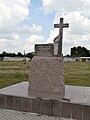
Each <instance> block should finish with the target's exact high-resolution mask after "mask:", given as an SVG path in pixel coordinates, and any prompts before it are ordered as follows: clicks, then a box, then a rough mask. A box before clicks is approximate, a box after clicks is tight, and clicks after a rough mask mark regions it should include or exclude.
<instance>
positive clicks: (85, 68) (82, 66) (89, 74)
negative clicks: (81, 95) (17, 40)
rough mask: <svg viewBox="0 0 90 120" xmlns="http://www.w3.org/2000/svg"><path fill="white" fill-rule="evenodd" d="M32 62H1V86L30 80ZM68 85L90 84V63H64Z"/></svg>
mask: <svg viewBox="0 0 90 120" xmlns="http://www.w3.org/2000/svg"><path fill="white" fill-rule="evenodd" d="M29 67H30V62H0V88H3V87H6V86H9V85H12V84H15V83H19V82H22V81H28V78H29ZM64 78H65V84H67V85H79V86H90V63H86V62H67V63H64Z"/></svg>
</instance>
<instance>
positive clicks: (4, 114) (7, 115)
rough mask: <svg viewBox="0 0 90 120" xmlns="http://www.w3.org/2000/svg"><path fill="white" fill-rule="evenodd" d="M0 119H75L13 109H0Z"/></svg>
mask: <svg viewBox="0 0 90 120" xmlns="http://www.w3.org/2000/svg"><path fill="white" fill-rule="evenodd" d="M0 120H75V119H69V118H59V117H54V116H47V115H39V114H36V113H30V112H18V111H14V110H7V109H0Z"/></svg>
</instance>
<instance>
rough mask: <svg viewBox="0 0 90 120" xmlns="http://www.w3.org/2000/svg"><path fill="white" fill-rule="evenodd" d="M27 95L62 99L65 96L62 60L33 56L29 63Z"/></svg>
mask: <svg viewBox="0 0 90 120" xmlns="http://www.w3.org/2000/svg"><path fill="white" fill-rule="evenodd" d="M28 94H29V95H30V96H32V97H42V98H49V99H62V98H63V97H64V95H65V85H64V69H63V59H61V58H60V57H39V56H35V57H34V58H33V59H32V61H31V63H30V74H29V88H28Z"/></svg>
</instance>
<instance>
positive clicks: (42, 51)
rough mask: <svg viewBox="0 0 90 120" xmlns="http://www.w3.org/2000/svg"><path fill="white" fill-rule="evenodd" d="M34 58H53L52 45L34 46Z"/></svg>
mask: <svg viewBox="0 0 90 120" xmlns="http://www.w3.org/2000/svg"><path fill="white" fill-rule="evenodd" d="M35 54H36V56H43V57H51V56H53V45H49V44H43V45H42V44H40V45H39V44H38V45H35Z"/></svg>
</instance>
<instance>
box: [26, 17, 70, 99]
mask: <svg viewBox="0 0 90 120" xmlns="http://www.w3.org/2000/svg"><path fill="white" fill-rule="evenodd" d="M68 26H69V25H68V24H64V23H63V18H60V24H54V27H55V28H59V35H58V36H57V37H56V38H55V39H54V43H53V44H36V45H35V57H34V58H33V59H32V61H31V63H30V74H29V87H28V94H29V95H30V96H32V97H41V98H48V99H56V100H61V99H63V98H64V95H65V85H64V65H63V64H64V63H63V56H62V36H63V28H64V27H68Z"/></svg>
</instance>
